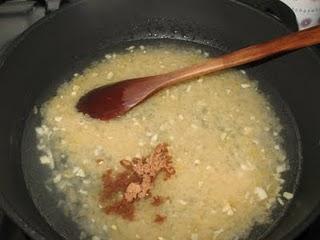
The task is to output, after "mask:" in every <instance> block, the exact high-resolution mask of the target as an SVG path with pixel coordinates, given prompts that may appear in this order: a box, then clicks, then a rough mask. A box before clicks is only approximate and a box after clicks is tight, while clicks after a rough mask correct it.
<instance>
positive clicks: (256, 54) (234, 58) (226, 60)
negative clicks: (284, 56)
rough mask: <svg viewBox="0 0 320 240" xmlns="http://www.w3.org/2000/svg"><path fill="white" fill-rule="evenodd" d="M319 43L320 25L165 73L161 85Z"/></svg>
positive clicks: (171, 83)
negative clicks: (164, 79)
mask: <svg viewBox="0 0 320 240" xmlns="http://www.w3.org/2000/svg"><path fill="white" fill-rule="evenodd" d="M319 43H320V26H318V27H313V28H309V29H307V30H303V31H300V32H295V33H291V34H289V35H286V36H283V37H279V38H276V39H273V40H271V41H268V42H264V43H260V44H257V45H253V46H250V47H246V48H242V49H240V50H237V51H234V52H231V53H229V54H226V55H222V56H220V57H217V58H213V59H210V60H208V61H207V62H205V63H201V64H198V65H194V66H191V67H186V68H182V69H179V70H177V71H174V72H171V73H168V74H165V75H166V79H168V81H164V82H163V85H162V84H161V87H165V86H169V85H173V84H176V83H179V82H182V81H184V80H187V79H190V78H194V77H198V76H201V75H204V74H208V73H213V72H215V71H219V70H223V69H227V68H231V67H235V66H239V65H242V64H246V63H250V62H253V61H257V60H259V59H262V58H265V57H268V56H271V55H274V54H276V53H281V52H286V51H290V50H294V49H298V48H303V47H307V46H311V45H314V44H319Z"/></svg>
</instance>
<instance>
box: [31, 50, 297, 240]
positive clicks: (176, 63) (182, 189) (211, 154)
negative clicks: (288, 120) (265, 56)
mask: <svg viewBox="0 0 320 240" xmlns="http://www.w3.org/2000/svg"><path fill="white" fill-rule="evenodd" d="M206 57H208V54H207V53H206V52H203V51H201V50H197V49H193V48H190V47H177V46H172V45H163V46H157V47H155V46H154V47H152V46H147V47H144V46H131V47H129V48H127V49H126V50H125V51H124V52H123V53H119V54H115V53H111V54H107V55H106V56H105V59H104V60H102V61H101V62H99V63H98V64H95V65H94V66H92V67H90V68H88V69H86V70H85V71H84V72H83V73H82V74H74V78H73V79H72V80H71V81H70V82H68V83H65V84H63V85H62V86H61V87H60V88H59V89H58V92H57V95H56V96H54V97H52V98H51V99H50V100H49V101H48V102H46V103H45V104H43V106H42V107H41V111H40V114H41V116H42V125H41V126H39V127H37V128H36V132H37V137H38V149H39V150H40V151H41V153H42V156H41V157H40V162H41V163H42V164H44V165H47V166H48V167H49V168H51V169H52V177H50V179H49V182H50V183H51V184H53V185H54V186H55V187H56V190H57V191H58V192H61V193H63V194H64V196H65V197H64V198H63V199H60V201H59V207H61V208H63V209H64V211H65V213H66V214H68V215H69V216H70V217H71V218H72V219H73V220H74V221H75V222H76V223H78V224H79V226H80V228H81V229H82V233H81V236H80V238H81V239H92V240H99V239H101V240H102V239H112V240H126V239H145V240H169V239H171V240H181V239H191V240H198V239H199V240H200V239H205V240H207V239H209V240H211V239H212V240H215V239H216V240H233V239H240V238H242V237H245V236H246V235H247V234H248V233H249V232H250V230H251V228H252V227H253V226H254V225H255V224H256V223H267V222H269V221H271V219H270V214H271V211H272V209H273V208H274V207H275V206H276V205H277V204H281V205H283V204H286V202H287V201H288V200H289V199H291V198H292V194H291V193H288V192H283V191H282V185H283V183H284V180H283V179H282V178H281V173H282V172H284V171H286V170H288V168H289V166H288V164H287V160H286V154H285V152H284V150H283V149H282V146H281V137H280V135H279V134H280V131H281V128H282V127H281V125H280V123H279V119H278V118H277V117H276V115H275V112H274V111H273V109H272V107H271V105H270V104H269V102H268V101H267V99H266V98H265V96H263V94H261V93H260V92H259V91H258V90H257V83H256V82H255V81H252V80H249V79H248V77H247V76H246V75H245V74H244V73H243V72H240V71H236V70H231V71H225V72H221V73H218V74H214V75H209V76H205V77H201V78H198V79H197V80H195V81H190V82H187V83H184V84H180V85H178V86H175V87H172V88H170V89H167V90H163V91H161V92H159V93H158V94H156V95H155V96H153V97H152V98H150V99H149V100H147V101H146V102H144V103H143V104H141V105H139V106H138V107H136V108H134V109H133V110H132V111H130V112H129V113H127V114H126V115H124V116H122V117H120V118H117V119H114V120H110V121H100V120H96V119H92V118H90V117H88V116H85V115H83V114H82V113H79V112H77V110H76V108H75V105H76V103H77V101H78V100H79V98H80V97H81V96H82V95H83V94H85V93H86V92H88V91H90V90H91V89H93V88H96V87H98V86H101V85H104V84H107V83H112V82H117V81H120V80H123V79H128V78H135V77H140V76H146V75H153V74H159V73H164V72H168V71H171V70H175V69H177V68H181V67H184V66H188V65H191V64H194V63H199V62H201V61H204V60H205V59H206ZM159 143H167V144H168V146H169V151H170V154H171V156H172V165H173V166H174V168H175V171H176V173H175V175H173V176H172V177H171V178H170V179H169V180H167V181H162V180H161V181H156V182H155V184H154V186H153V189H152V194H153V195H160V196H165V197H166V201H165V202H164V203H163V204H162V205H160V206H158V207H155V206H152V205H151V204H150V201H147V200H144V199H142V200H140V201H139V202H137V203H136V212H135V218H134V220H133V221H129V220H126V219H123V218H121V217H120V216H118V215H107V214H105V213H104V212H103V211H102V209H101V205H100V204H99V194H100V192H101V188H102V181H101V177H102V175H103V174H104V173H105V171H106V170H107V169H113V171H114V172H115V173H116V172H117V171H120V170H121V169H122V167H121V165H120V164H119V161H120V160H122V159H128V160H130V159H131V158H133V157H135V156H136V157H141V156H146V155H148V154H150V153H151V152H152V151H153V149H154V148H155V146H156V145H157V144H159ZM97 160H98V161H97ZM79 206H80V207H79ZM155 214H163V215H165V216H166V219H165V221H164V222H163V223H162V224H158V223H155V222H154V216H155Z"/></svg>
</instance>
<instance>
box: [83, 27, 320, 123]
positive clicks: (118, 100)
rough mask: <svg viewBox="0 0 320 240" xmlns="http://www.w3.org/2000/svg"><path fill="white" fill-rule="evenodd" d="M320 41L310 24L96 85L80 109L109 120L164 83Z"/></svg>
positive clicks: (178, 80) (318, 32)
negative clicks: (174, 66) (189, 62)
mask: <svg viewBox="0 0 320 240" xmlns="http://www.w3.org/2000/svg"><path fill="white" fill-rule="evenodd" d="M319 43H320V27H313V28H309V29H307V30H303V31H300V32H296V33H291V34H289V35H286V36H283V37H280V38H276V39H273V40H271V41H268V42H265V43H261V44H257V45H253V46H249V47H246V48H242V49H240V50H237V51H234V52H231V53H228V54H225V55H223V56H220V57H216V58H212V59H210V60H208V61H206V62H204V63H201V64H198V65H193V66H190V67H185V68H182V69H179V70H176V71H173V72H169V73H165V74H161V75H156V76H149V77H141V78H135V79H129V80H125V81H121V82H117V83H114V84H111V85H106V86H102V87H99V88H96V89H93V90H92V91H90V92H88V93H87V94H86V95H84V96H83V97H81V98H80V100H79V102H78V104H77V109H78V110H79V111H80V112H83V113H85V114H88V115H89V116H91V117H93V118H97V119H101V120H109V119H111V118H114V117H117V116H120V115H123V114H124V113H126V112H128V111H129V110H130V109H132V108H133V107H135V106H136V105H138V104H139V103H141V102H142V101H144V100H145V99H147V98H148V97H150V96H152V95H153V94H154V93H156V92H158V91H159V90H161V89H163V88H165V87H168V86H172V85H174V84H177V83H180V82H183V81H185V80H189V79H192V78H195V77H198V76H201V75H205V74H208V73H213V72H216V71H219V70H223V69H227V68H231V67H235V66H239V65H242V64H245V63H250V62H253V61H257V60H259V59H262V58H265V57H268V56H271V55H274V54H276V53H281V52H286V51H290V50H294V49H298V48H303V47H307V46H311V45H314V44H319ZM142 67H143V66H142Z"/></svg>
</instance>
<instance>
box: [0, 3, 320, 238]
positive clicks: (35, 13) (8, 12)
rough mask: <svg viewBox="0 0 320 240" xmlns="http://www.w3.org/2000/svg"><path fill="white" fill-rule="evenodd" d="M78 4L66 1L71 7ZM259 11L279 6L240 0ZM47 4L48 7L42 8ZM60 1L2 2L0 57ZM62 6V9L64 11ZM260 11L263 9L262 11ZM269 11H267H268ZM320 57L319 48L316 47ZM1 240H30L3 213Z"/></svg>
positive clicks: (312, 234) (317, 230)
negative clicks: (21, 34)
mask: <svg viewBox="0 0 320 240" xmlns="http://www.w3.org/2000/svg"><path fill="white" fill-rule="evenodd" d="M72 1H77V0H65V1H63V4H68V3H70V2H72ZM239 1H242V2H245V3H247V4H250V5H252V6H254V7H259V6H258V3H263V4H265V3H266V2H268V3H271V4H273V6H277V4H278V3H279V1H278V0H262V1H258V0H239ZM43 3H46V4H43ZM60 3H61V0H41V1H36V0H35V1H32V0H0V53H1V50H2V49H3V48H4V46H6V45H7V44H8V43H9V42H10V41H11V40H13V39H14V38H15V37H16V36H18V35H19V34H20V33H22V32H23V31H24V30H25V29H27V28H28V27H29V26H31V25H32V24H33V23H35V22H36V21H38V20H39V19H41V18H43V17H44V16H45V14H46V12H48V11H53V10H55V9H57V8H59V6H60ZM63 4H62V7H63ZM259 9H260V10H261V8H259ZM267 9H268V8H267ZM276 12H277V14H276V15H277V17H278V18H280V20H282V21H283V22H286V24H287V25H290V27H291V28H292V26H295V23H294V22H293V21H294V18H290V19H289V18H288V17H287V16H286V14H283V12H282V11H280V9H277V8H276ZM317 48H318V50H319V54H320V46H318V47H317ZM0 239H1V240H2V239H3V240H31V239H30V238H29V237H28V236H27V235H26V234H25V233H24V232H23V231H22V230H21V229H20V228H19V227H18V226H17V225H16V224H15V223H13V222H12V221H11V220H10V219H9V218H8V217H7V216H6V215H5V214H4V213H3V211H2V210H1V209H0ZM319 239H320V217H319V218H318V219H317V220H316V221H315V222H314V223H313V224H312V225H311V226H309V228H308V229H306V230H305V231H304V232H303V234H301V236H299V237H298V238H297V240H319Z"/></svg>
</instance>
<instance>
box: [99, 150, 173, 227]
mask: <svg viewBox="0 0 320 240" xmlns="http://www.w3.org/2000/svg"><path fill="white" fill-rule="evenodd" d="M120 164H121V166H122V167H123V168H124V171H122V172H120V173H117V175H115V176H114V177H113V176H112V170H110V169H109V170H107V171H106V172H105V174H104V175H103V177H102V182H103V189H102V192H101V194H100V202H101V204H102V205H103V206H104V208H103V209H104V212H105V213H106V214H117V215H120V216H121V217H122V218H124V219H127V220H133V219H134V212H135V208H134V202H135V201H138V200H140V199H145V198H147V197H148V196H150V194H151V189H152V186H153V184H154V181H155V179H156V177H157V176H158V175H159V174H160V173H161V172H164V173H165V179H168V178H170V177H171V176H172V175H173V174H175V170H174V168H173V166H172V162H171V156H170V154H169V151H168V148H167V145H166V144H159V145H157V146H156V148H155V149H154V151H153V152H152V153H151V154H150V155H149V156H147V157H142V158H133V159H132V161H128V160H121V161H120ZM153 201H155V200H154V198H153ZM156 202H157V203H156V204H159V205H160V204H161V203H162V202H161V200H160V199H158V198H156ZM159 216H160V215H159ZM156 219H158V222H159V221H160V218H159V217H157V218H156ZM161 221H164V219H163V220H161ZM161 221H160V222H161Z"/></svg>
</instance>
